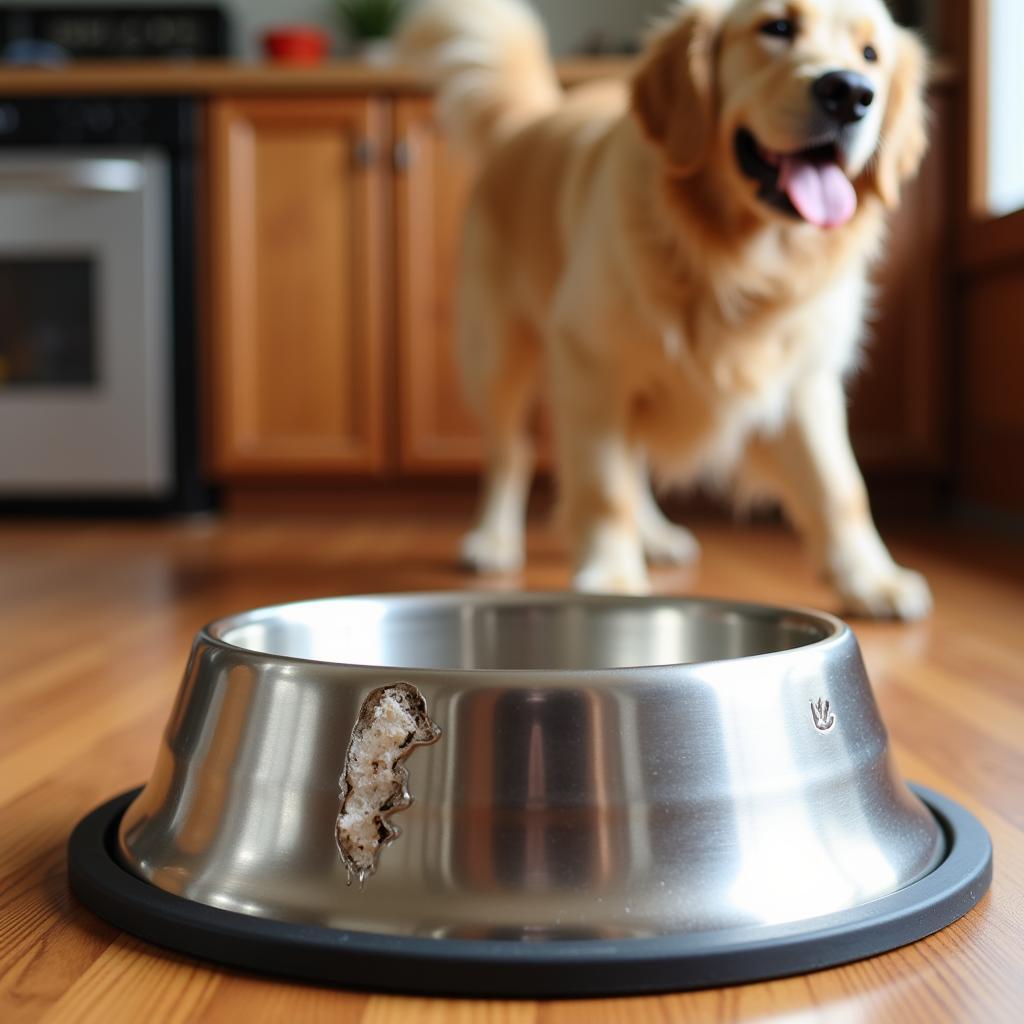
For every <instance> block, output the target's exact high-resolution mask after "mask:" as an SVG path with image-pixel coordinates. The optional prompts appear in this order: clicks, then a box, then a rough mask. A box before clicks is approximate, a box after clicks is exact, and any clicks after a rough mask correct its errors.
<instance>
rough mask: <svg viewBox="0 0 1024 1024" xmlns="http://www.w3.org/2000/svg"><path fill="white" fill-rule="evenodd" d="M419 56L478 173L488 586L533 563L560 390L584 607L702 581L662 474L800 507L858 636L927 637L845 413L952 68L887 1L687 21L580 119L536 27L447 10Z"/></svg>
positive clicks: (467, 360) (780, 1)
mask: <svg viewBox="0 0 1024 1024" xmlns="http://www.w3.org/2000/svg"><path fill="white" fill-rule="evenodd" d="M403 44H404V46H405V48H406V51H407V52H414V53H416V54H418V55H420V56H423V57H426V58H428V59H430V60H431V61H432V62H433V65H434V67H435V69H436V71H437V73H438V75H439V81H440V86H439V88H440V104H441V110H442V115H443V118H444V120H445V123H446V125H447V126H448V127H449V129H450V130H451V132H452V133H453V134H454V135H455V136H457V137H458V138H459V139H460V140H461V141H462V142H463V143H465V144H466V145H467V146H468V147H469V148H470V149H471V150H472V151H473V152H474V153H475V154H476V156H477V159H478V161H479V174H478V179H477V182H476V186H475V189H474V192H473V196H472V199H471V202H470V206H469V212H468V220H467V224H466V231H465V239H464V251H463V266H462V274H461V283H460V300H459V320H460V346H461V355H462V362H463V370H464V374H465V379H466V382H467V385H468V390H469V393H470V395H471V397H472V398H473V399H474V401H475V403H476V405H477V407H478V408H479V410H480V412H481V414H482V417H483V422H484V424H485V427H486V437H487V444H488V469H487V478H486V483H485V493H484V500H483V508H482V513H481V516H480V520H479V523H478V525H477V527H476V529H475V530H474V531H473V532H472V533H471V534H470V535H469V536H468V537H467V538H466V541H465V543H464V556H465V559H466V560H467V561H468V562H470V563H471V564H472V565H473V566H475V567H476V568H477V569H479V570H481V571H503V570H513V569H515V568H517V567H518V566H519V565H520V564H521V562H522V560H523V557H524V556H523V551H524V542H523V533H524V522H523V519H524V507H525V502H526V496H527V491H528V488H529V481H530V475H531V455H530V444H529V437H528V432H527V429H526V421H527V418H528V413H529V409H530V406H531V404H532V402H533V401H534V396H535V390H536V387H537V385H538V381H539V377H540V375H541V374H542V373H545V372H546V373H547V375H548V378H549V382H550V398H551V408H552V412H553V417H554V422H555V426H556V434H557V438H558V449H559V479H560V489H561V497H562V503H563V507H564V515H565V519H566V523H567V525H568V528H569V531H570V536H571V539H572V544H573V552H574V558H575V585H576V586H577V587H578V588H580V589H583V590H592V591H622V592H632V593H637V592H643V591H645V590H646V589H647V587H648V577H647V567H646V561H645V555H646V557H647V558H650V559H652V560H667V561H675V562H682V561H686V560H689V559H692V558H694V557H695V556H696V554H697V552H698V547H697V544H696V541H695V540H694V538H693V537H692V535H691V534H690V533H689V532H688V531H686V530H684V529H682V528H681V527H678V526H675V525H673V524H671V523H670V522H668V520H667V519H666V518H665V517H664V516H663V514H662V513H661V511H660V510H659V508H658V506H657V504H656V502H655V500H654V498H653V496H652V495H651V492H650V488H649V478H648V466H650V467H651V468H652V469H653V471H654V472H655V474H656V476H657V477H658V478H660V479H663V480H666V481H671V482H680V481H682V482H687V481H692V480H696V479H699V478H707V477H709V476H710V477H713V478H716V479H718V480H720V481H723V482H729V483H732V484H733V485H734V487H735V489H736V490H737V492H738V493H739V494H740V495H741V496H743V495H751V494H752V495H756V496H760V495H763V494H767V495H770V496H772V497H774V498H777V499H779V500H781V502H782V504H783V506H784V509H785V511H786V512H787V514H788V516H789V518H790V519H791V520H792V521H793V522H794V523H795V525H796V526H797V527H798V528H799V529H800V530H801V532H802V533H803V535H804V536H805V538H806V541H807V544H808V546H809V549H810V553H811V555H812V557H813V559H814V560H815V562H816V564H817V566H818V567H819V568H820V569H821V570H822V571H823V572H824V573H825V574H827V576H828V578H829V580H830V581H831V582H832V583H833V584H834V586H835V588H836V589H837V591H838V593H839V595H840V596H841V598H842V599H843V601H844V603H845V607H846V609H847V610H849V611H852V612H855V613H861V614H868V615H875V616H883V617H898V618H904V619H914V618H918V617H921V616H924V615H926V614H927V613H928V611H929V609H930V607H931V596H930V593H929V589H928V586H927V584H926V583H925V581H924V579H923V578H922V577H921V576H920V575H918V574H917V573H914V572H911V571H909V570H907V569H903V568H901V567H900V566H898V565H897V564H896V563H895V562H894V561H893V559H892V557H891V556H890V554H889V552H888V551H887V549H886V547H885V545H884V544H883V542H882V540H881V538H880V537H879V535H878V532H877V530H876V528H875V525H874V523H873V521H872V517H871V512H870V508H869V504H868V499H867V494H866V491H865V487H864V482H863V479H862V477H861V474H860V471H859V469H858V467H857V464H856V462H855V460H854V456H853V453H852V451H851V448H850V442H849V437H848V430H847V420H846V400H845V395H844V388H843V384H844V378H845V377H846V376H847V374H849V373H850V371H851V370H852V369H853V368H854V367H855V365H856V362H857V355H858V347H859V344H860V338H861V334H862V331H863V322H864V315H865V309H866V306H867V303H868V300H869V296H870V286H869V283H868V273H869V269H870V266H871V264H872V261H873V259H874V258H875V257H876V256H877V255H878V253H879V250H880V248H881V246H882V243H883V238H884V229H885V215H886V208H888V207H892V206H894V205H895V204H896V203H897V201H898V198H899V192H900V186H901V184H902V183H903V182H904V181H905V180H906V179H907V178H908V177H909V176H911V175H912V174H913V173H914V172H915V170H916V169H917V166H918V164H919V162H920V160H921V157H922V156H923V153H924V150H925V144H926V143H925V116H924V101H923V90H924V84H925V77H926V56H925V53H924V51H923V48H922V46H921V45H920V43H919V42H918V41H917V39H916V38H915V37H914V36H913V35H912V34H911V33H909V32H908V31H906V30H904V29H902V28H900V27H898V26H897V25H896V24H895V23H894V22H893V20H892V18H891V17H890V15H889V13H888V11H887V9H886V7H885V5H884V3H883V2H882V0H684V2H682V3H677V4H676V5H675V6H674V8H673V9H672V10H671V13H670V14H669V16H668V17H667V19H666V21H665V23H664V24H663V25H662V26H661V27H660V29H659V30H658V31H657V33H656V34H655V35H654V36H653V38H652V40H651V42H650V45H649V46H648V48H647V50H646V52H645V53H644V55H643V56H642V58H641V59H640V60H639V62H638V64H637V66H636V69H635V71H634V73H633V74H632V76H631V77H630V79H629V80H628V81H621V82H617V81H613V82H607V83H600V84H596V85H590V86H585V87H583V88H580V89H577V90H571V91H569V92H568V93H563V91H562V90H561V89H560V88H559V85H558V82H557V80H556V77H555V73H554V70H553V67H552V64H551V60H550V58H549V56H548V50H547V45H546V40H545V37H544V33H543V29H542V27H541V25H540V24H539V22H538V20H537V17H536V15H535V14H534V13H533V11H532V10H531V8H529V7H528V6H527V5H526V4H524V3H522V2H521V0H426V2H425V3H423V4H421V5H420V6H419V7H418V8H416V9H415V10H414V12H413V14H412V16H411V18H410V20H409V21H408V23H407V25H406V27H405V30H404V36H403Z"/></svg>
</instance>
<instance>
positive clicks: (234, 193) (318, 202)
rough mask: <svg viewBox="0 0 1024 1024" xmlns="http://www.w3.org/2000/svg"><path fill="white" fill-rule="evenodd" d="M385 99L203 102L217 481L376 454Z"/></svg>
mask: <svg viewBox="0 0 1024 1024" xmlns="http://www.w3.org/2000/svg"><path fill="white" fill-rule="evenodd" d="M386 114H387V109H386V105H385V104H384V103H383V102H382V101H380V100H376V99H365V98H355V99H351V98H338V99H311V98H306V97H304V98H302V99H298V100H296V99H289V98H273V99H249V98H246V99H215V100H213V101H212V103H211V109H210V173H211V177H210V240H211V251H212V264H213V265H212V275H211V279H212V290H211V294H210V305H211V309H212V315H213V324H212V332H213V346H212V348H213V366H212V371H213V374H212V376H213V388H212V391H213V393H212V395H211V402H210V407H211V408H210V412H211V416H210V418H211V426H212V434H213V463H214V471H215V473H216V474H217V476H218V478H219V479H220V480H221V481H225V480H228V481H230V480H232V479H237V478H247V477H288V476H296V475H299V476H317V475H332V476H333V475H338V474H346V473H358V474H373V473H377V472H380V471H382V470H383V469H384V468H385V467H386V464H387V446H386V436H385V424H384V414H383V408H384V404H385V377H384V372H385V365H386V352H385V345H386V334H385V322H386V319H385V308H386V303H387V301H388V298H387V296H386V293H385V290H384V281H383V275H384V259H385V255H384V247H385V237H384V236H385V227H384V225H385V195H384V190H385V187H386V184H387V177H386V175H385V173H384V171H383V169H382V167H383V165H382V161H381V159H380V157H381V154H382V153H383V152H384V147H385V145H386V142H387V139H386V135H387V132H386Z"/></svg>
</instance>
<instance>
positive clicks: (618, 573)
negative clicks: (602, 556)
mask: <svg viewBox="0 0 1024 1024" xmlns="http://www.w3.org/2000/svg"><path fill="white" fill-rule="evenodd" d="M573 589H575V590H578V591H580V592H582V593H584V594H634V595H639V596H643V595H644V594H649V593H650V592H651V584H650V581H649V580H648V578H647V573H646V572H640V573H636V572H633V571H631V570H629V569H627V568H626V567H625V566H611V565H588V566H586V568H584V569H581V570H580V571H579V572H578V573H576V576H575V577H574V578H573Z"/></svg>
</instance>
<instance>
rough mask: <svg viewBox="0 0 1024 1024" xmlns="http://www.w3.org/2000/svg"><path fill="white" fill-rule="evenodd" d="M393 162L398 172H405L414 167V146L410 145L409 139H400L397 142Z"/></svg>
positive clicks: (392, 157)
mask: <svg viewBox="0 0 1024 1024" xmlns="http://www.w3.org/2000/svg"><path fill="white" fill-rule="evenodd" d="M391 162H392V163H393V164H394V168H395V173H396V174H405V172H406V171H407V170H409V168H410V167H412V146H410V145H409V143H408V140H406V139H399V140H398V142H396V143H395V148H394V151H393V152H392V154H391Z"/></svg>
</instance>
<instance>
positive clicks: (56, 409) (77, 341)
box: [0, 96, 210, 512]
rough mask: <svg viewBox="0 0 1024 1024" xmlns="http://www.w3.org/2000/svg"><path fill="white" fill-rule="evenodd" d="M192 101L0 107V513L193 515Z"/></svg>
mask: <svg viewBox="0 0 1024 1024" xmlns="http://www.w3.org/2000/svg"><path fill="white" fill-rule="evenodd" d="M198 124H199V121H198V109H197V106H196V104H195V102H194V101H192V100H190V99H187V98H172V97H131V98H129V97H102V96H90V97H53V98H50V97H47V98H26V99H12V100H7V101H3V102H0V507H3V508H4V509H5V510H8V511H15V512H26V511H36V510H43V509H58V510H70V511H73V512H83V511H89V510H100V511H113V510H119V511H127V512H141V511H192V510H198V509H202V508H205V507H207V506H208V505H209V501H210V494H209V491H208V489H207V488H206V486H205V485H204V482H203V479H202V474H201V470H200V465H201V463H200V449H199V411H200V410H199V401H198V369H197V359H198V351H197V310H196V165H197V158H198V145H199V130H198Z"/></svg>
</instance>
